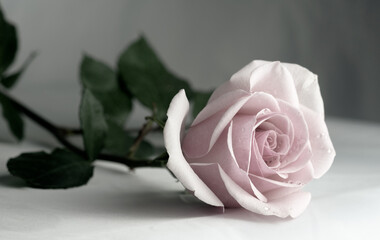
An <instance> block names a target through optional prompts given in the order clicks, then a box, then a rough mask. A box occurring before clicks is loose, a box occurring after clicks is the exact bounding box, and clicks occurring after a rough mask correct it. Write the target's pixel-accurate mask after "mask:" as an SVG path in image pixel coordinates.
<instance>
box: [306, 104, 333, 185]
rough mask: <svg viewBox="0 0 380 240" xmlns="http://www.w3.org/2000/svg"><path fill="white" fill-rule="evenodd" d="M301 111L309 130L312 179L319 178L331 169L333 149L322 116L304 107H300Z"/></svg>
mask: <svg viewBox="0 0 380 240" xmlns="http://www.w3.org/2000/svg"><path fill="white" fill-rule="evenodd" d="M301 110H303V113H304V116H305V120H306V122H307V125H308V128H309V135H310V145H311V149H312V153H313V156H312V158H311V163H312V164H313V167H314V178H320V177H321V176H322V175H323V174H325V173H326V172H327V170H329V168H330V167H331V164H332V163H333V161H334V158H335V149H334V146H333V144H332V142H331V139H330V137H329V133H328V130H327V126H326V123H325V121H324V119H323V116H321V115H320V114H318V113H316V112H314V111H312V110H310V109H308V108H306V107H302V108H301Z"/></svg>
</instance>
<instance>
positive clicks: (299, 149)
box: [278, 100, 309, 163]
mask: <svg viewBox="0 0 380 240" xmlns="http://www.w3.org/2000/svg"><path fill="white" fill-rule="evenodd" d="M278 104H279V106H280V108H281V112H282V113H283V114H286V116H287V117H288V118H289V119H290V121H291V123H292V126H293V129H294V139H293V140H292V139H290V140H291V147H290V149H289V152H288V154H287V155H286V156H285V157H284V158H283V160H284V161H285V162H287V163H292V162H294V161H296V160H298V159H299V156H300V155H301V154H302V153H303V151H304V149H305V148H306V147H307V146H308V139H309V130H308V126H307V123H306V120H305V118H304V116H303V114H302V111H301V110H299V109H297V108H295V107H293V106H292V105H290V104H289V103H287V102H284V101H282V100H278Z"/></svg>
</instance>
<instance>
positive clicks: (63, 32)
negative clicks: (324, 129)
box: [0, 0, 380, 138]
mask: <svg viewBox="0 0 380 240" xmlns="http://www.w3.org/2000/svg"><path fill="white" fill-rule="evenodd" d="M0 4H1V7H2V8H3V11H4V12H5V15H6V17H7V19H9V20H10V21H12V22H13V23H15V24H16V26H17V28H18V35H19V39H20V47H19V52H18V56H17V61H16V64H15V65H14V66H13V67H14V68H17V67H19V66H20V65H21V64H22V61H23V60H24V59H25V58H26V57H27V56H28V54H29V53H30V52H32V51H33V50H37V51H38V53H39V55H38V56H37V58H36V59H35V60H34V62H33V63H32V64H31V65H30V67H29V69H28V70H27V72H26V73H25V75H24V76H23V78H22V80H21V81H20V82H19V83H18V85H17V86H16V88H15V89H14V90H13V91H12V94H13V96H16V97H17V98H18V99H20V100H22V101H23V102H25V103H27V105H29V106H30V107H32V108H33V109H35V110H36V111H38V112H40V113H42V114H43V115H44V116H46V117H47V118H48V119H51V120H53V121H54V122H57V123H59V124H62V125H68V126H78V125H79V124H78V122H79V121H78V115H77V111H78V105H79V101H80V88H79V81H78V78H79V77H78V67H79V62H80V60H81V57H82V54H83V53H84V52H86V53H89V54H90V55H92V56H94V57H96V58H98V59H101V60H103V61H105V62H107V63H108V64H109V65H111V66H113V67H115V66H116V61H117V58H118V56H119V54H120V53H121V51H122V50H123V49H124V48H125V47H126V46H127V45H128V44H129V43H130V42H131V41H132V40H135V39H136V38H137V37H138V36H139V35H140V34H142V33H143V34H144V35H145V36H146V37H147V39H148V40H149V41H150V43H151V44H152V45H153V47H154V48H155V49H156V51H157V52H158V53H159V55H160V56H161V58H162V59H163V61H164V62H165V63H166V65H167V66H168V67H169V69H171V70H173V71H174V72H175V73H177V74H178V75H179V76H182V77H184V78H186V79H188V80H189V81H190V82H191V83H192V85H193V86H194V87H195V88H197V89H205V90H206V89H212V88H215V87H217V86H218V85H220V84H221V83H223V82H225V81H227V80H228V79H229V78H230V76H231V75H232V74H233V73H235V72H236V71H238V70H239V69H240V68H241V67H243V66H244V65H246V64H247V63H249V62H250V61H252V60H253V59H264V60H280V61H283V62H292V63H298V64H300V65H302V66H305V67H307V68H308V69H310V70H311V71H313V72H314V73H316V74H318V75H319V82H320V85H321V91H322V95H323V97H324V101H325V109H326V114H327V116H328V117H341V118H349V119H362V120H366V121H377V122H380V81H379V80H380V79H379V76H380V1H364V0H363V1H327V0H326V1H301V0H298V1H295V0H288V1H282V0H277V1H266V0H260V1H257V0H256V1H222V0H218V1H217V0H212V1H211V0H209V1H202V0H196V1H194V0H193V1H184V0H181V1H180V0H177V1H172V0H161V1H155V0H151V1H147V0H144V1H141V0H131V1H126V0H107V1H104V0H91V1H85V0H82V1H78V0H65V1H60V0H33V1H30V0H17V1H14V0H1V1H0ZM142 116H144V111H143V110H139V112H138V114H137V115H136V116H134V117H133V118H132V119H130V122H131V125H136V126H140V125H141V121H139V119H140V118H141V117H142ZM27 124H28V126H27V128H26V130H27V135H29V136H31V137H32V138H34V137H36V136H34V135H35V134H37V133H38V134H40V132H39V131H38V132H37V131H35V130H34V129H35V128H36V126H33V124H31V123H30V122H28V123H27ZM31 125H32V126H31ZM0 129H2V130H1V132H4V134H5V135H6V134H8V131H7V130H5V129H6V126H5V123H4V121H1V124H0ZM4 134H2V137H1V138H3V137H4V136H5V135H4Z"/></svg>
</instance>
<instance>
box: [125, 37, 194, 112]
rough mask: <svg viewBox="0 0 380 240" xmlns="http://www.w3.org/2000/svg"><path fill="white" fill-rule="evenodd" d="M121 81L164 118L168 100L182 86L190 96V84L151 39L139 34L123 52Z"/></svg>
mask: <svg viewBox="0 0 380 240" xmlns="http://www.w3.org/2000/svg"><path fill="white" fill-rule="evenodd" d="M118 67H119V71H120V73H121V81H123V83H124V84H125V86H126V88H127V89H128V90H129V91H130V92H131V93H132V95H133V96H134V97H136V98H137V99H138V100H139V101H140V102H141V103H142V104H143V105H144V106H146V107H148V108H149V109H151V110H156V111H157V116H158V117H159V118H160V119H164V118H165V115H166V111H167V109H168V107H169V103H170V101H171V99H172V98H173V97H174V95H175V94H177V93H178V91H179V90H180V89H185V90H186V93H187V94H188V97H189V98H191V96H192V91H191V88H190V85H189V84H188V83H187V82H186V81H184V80H183V79H181V78H179V77H177V76H175V75H174V74H173V73H171V72H170V71H169V70H167V69H166V67H165V66H164V64H163V63H162V62H161V60H160V59H159V58H158V56H157V55H156V53H155V52H154V51H153V49H152V47H151V46H150V45H149V44H148V42H147V41H146V40H145V39H144V38H143V37H140V38H139V39H138V40H137V41H135V42H134V43H132V44H131V45H130V46H129V47H128V48H127V49H126V50H125V51H124V52H123V53H122V54H121V56H120V59H119V62H118Z"/></svg>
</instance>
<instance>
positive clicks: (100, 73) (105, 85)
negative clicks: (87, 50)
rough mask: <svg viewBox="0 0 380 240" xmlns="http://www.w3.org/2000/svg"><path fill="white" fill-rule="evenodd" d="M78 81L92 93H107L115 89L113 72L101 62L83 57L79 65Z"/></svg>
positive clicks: (115, 82) (86, 56)
mask: <svg viewBox="0 0 380 240" xmlns="http://www.w3.org/2000/svg"><path fill="white" fill-rule="evenodd" d="M80 79H81V82H82V84H83V86H84V87H86V88H88V89H91V91H93V92H107V91H110V90H113V89H115V88H117V81H116V75H115V73H114V71H113V70H112V69H111V68H110V67H109V66H107V65H106V64H104V63H103V62H101V61H99V60H96V59H94V58H93V57H90V56H89V55H84V56H83V58H82V62H81V65H80Z"/></svg>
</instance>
